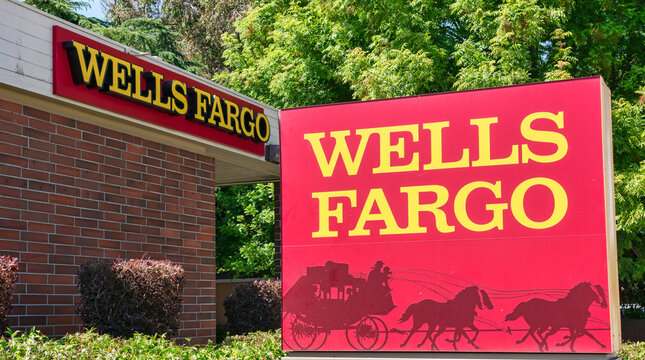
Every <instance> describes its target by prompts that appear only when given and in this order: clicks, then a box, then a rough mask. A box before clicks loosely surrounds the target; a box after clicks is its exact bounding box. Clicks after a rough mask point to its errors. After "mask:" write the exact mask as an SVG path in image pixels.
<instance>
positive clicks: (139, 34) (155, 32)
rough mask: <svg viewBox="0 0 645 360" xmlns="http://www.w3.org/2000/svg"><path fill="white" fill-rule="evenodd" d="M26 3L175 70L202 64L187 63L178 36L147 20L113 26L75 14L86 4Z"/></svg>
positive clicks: (72, 1) (38, 0)
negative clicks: (156, 58)
mask: <svg viewBox="0 0 645 360" xmlns="http://www.w3.org/2000/svg"><path fill="white" fill-rule="evenodd" d="M25 3H26V4H29V5H32V6H34V7H36V8H38V9H40V10H43V11H45V12H48V13H50V14H52V15H55V16H58V17H60V18H62V19H64V20H67V21H70V22H72V23H74V24H77V25H79V26H82V27H84V28H87V29H89V30H92V31H94V32H96V33H98V34H100V35H103V36H105V37H107V38H110V39H112V40H115V41H118V42H121V43H123V44H125V45H128V46H131V47H133V48H135V49H137V50H139V51H141V52H146V53H149V54H150V55H153V56H158V57H160V58H161V59H162V60H164V61H166V62H167V63H169V64H172V65H175V66H177V67H180V68H183V69H186V70H188V71H191V72H194V73H197V72H198V71H200V70H201V69H203V65H201V64H199V63H198V62H195V61H190V60H188V59H186V57H185V56H184V55H183V54H182V53H181V51H180V49H181V47H182V45H181V43H180V42H179V38H180V35H179V34H178V33H175V32H173V31H171V30H170V28H168V27H167V26H166V25H164V24H163V23H162V22H161V21H159V20H155V19H149V18H131V19H128V20H125V21H118V22H115V23H111V22H107V21H103V20H99V19H96V18H87V17H85V16H83V15H80V14H78V13H76V10H79V9H81V8H83V7H86V6H88V4H87V3H86V2H83V1H76V0H26V1H25Z"/></svg>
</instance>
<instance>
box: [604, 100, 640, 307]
mask: <svg viewBox="0 0 645 360" xmlns="http://www.w3.org/2000/svg"><path fill="white" fill-rule="evenodd" d="M612 120H613V139H614V172H615V173H614V188H615V191H616V227H617V233H618V254H619V268H620V278H621V282H622V287H623V288H624V289H626V290H627V291H623V293H622V297H623V298H622V301H623V302H626V303H638V304H641V305H645V296H643V295H642V292H643V291H645V285H644V284H645V104H643V103H641V102H636V103H632V102H629V101H627V100H625V99H620V100H618V101H614V102H613V104H612ZM635 289H640V292H641V296H638V293H639V292H638V291H634V290H635Z"/></svg>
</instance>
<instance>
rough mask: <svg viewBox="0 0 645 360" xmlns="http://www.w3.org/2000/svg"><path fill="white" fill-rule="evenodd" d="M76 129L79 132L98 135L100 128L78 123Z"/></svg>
mask: <svg viewBox="0 0 645 360" xmlns="http://www.w3.org/2000/svg"><path fill="white" fill-rule="evenodd" d="M76 127H77V128H78V129H80V130H83V131H87V132H90V133H93V134H100V132H101V131H100V128H99V127H98V126H96V125H94V124H90V123H86V122H83V121H78V122H77V123H76Z"/></svg>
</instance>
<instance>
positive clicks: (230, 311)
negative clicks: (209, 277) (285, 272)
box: [224, 280, 282, 334]
mask: <svg viewBox="0 0 645 360" xmlns="http://www.w3.org/2000/svg"><path fill="white" fill-rule="evenodd" d="M280 289H281V282H280V281H276V280H259V281H254V282H252V283H244V284H239V285H237V286H236V287H235V290H234V291H233V293H232V294H231V295H230V296H229V297H227V298H226V300H224V309H225V310H226V317H227V318H228V326H229V329H230V331H231V333H233V334H244V333H248V332H254V331H267V330H273V329H279V328H280V320H281V315H282V301H281V293H280Z"/></svg>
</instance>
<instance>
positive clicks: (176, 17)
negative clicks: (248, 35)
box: [103, 0, 253, 77]
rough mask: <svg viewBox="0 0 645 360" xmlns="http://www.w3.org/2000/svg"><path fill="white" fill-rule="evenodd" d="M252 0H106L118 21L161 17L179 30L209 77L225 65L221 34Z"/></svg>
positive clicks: (189, 52)
mask: <svg viewBox="0 0 645 360" xmlns="http://www.w3.org/2000/svg"><path fill="white" fill-rule="evenodd" d="M252 2H253V0H181V1H179V0H103V6H104V7H105V8H106V9H107V11H106V16H107V18H108V19H109V20H110V21H112V22H113V23H114V24H115V25H117V26H120V25H121V24H122V23H125V22H127V21H131V20H133V19H137V18H146V19H154V20H158V21H159V23H160V24H162V25H163V26H164V27H167V28H168V29H170V30H172V31H173V32H174V33H177V34H180V37H181V39H182V41H181V46H180V49H181V52H182V53H183V54H184V55H186V56H187V57H188V58H190V59H191V60H192V61H194V62H196V63H200V64H203V65H204V66H203V67H201V68H199V69H198V70H199V72H200V74H201V75H203V76H206V77H210V76H212V75H213V74H215V73H216V72H217V71H219V70H220V69H221V67H222V58H221V54H222V51H223V46H222V41H221V37H222V34H224V33H226V32H229V31H231V30H232V29H233V22H234V21H235V20H236V19H237V18H239V17H240V16H241V14H242V13H243V12H244V10H245V9H246V8H247V7H248V6H249V4H250V3H252Z"/></svg>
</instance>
